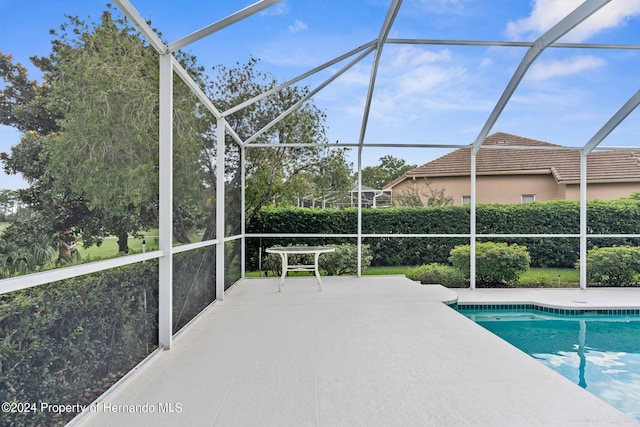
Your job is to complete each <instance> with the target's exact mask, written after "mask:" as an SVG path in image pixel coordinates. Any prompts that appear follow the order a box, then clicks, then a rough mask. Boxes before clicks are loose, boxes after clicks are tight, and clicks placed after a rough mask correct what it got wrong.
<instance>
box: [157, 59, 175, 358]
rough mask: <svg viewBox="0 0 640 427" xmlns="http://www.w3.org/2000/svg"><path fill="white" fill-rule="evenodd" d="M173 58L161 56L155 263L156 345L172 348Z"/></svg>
mask: <svg viewBox="0 0 640 427" xmlns="http://www.w3.org/2000/svg"><path fill="white" fill-rule="evenodd" d="M172 62H173V56H172V55H167V54H163V55H160V88H159V90H160V99H159V119H160V120H159V122H160V127H159V138H160V141H159V174H160V176H159V180H158V182H159V186H160V188H159V190H160V191H159V201H158V202H159V228H160V233H159V234H160V236H159V239H158V243H159V245H160V250H161V251H163V252H164V255H163V256H161V257H160V259H159V260H158V263H159V264H158V269H159V283H158V286H159V289H158V304H159V307H158V342H159V345H160V346H161V347H164V348H165V349H167V350H168V349H169V348H171V338H172V335H173V313H172V305H173V301H172V300H173V256H172V253H171V251H172V246H173V65H172Z"/></svg>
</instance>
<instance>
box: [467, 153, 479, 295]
mask: <svg viewBox="0 0 640 427" xmlns="http://www.w3.org/2000/svg"><path fill="white" fill-rule="evenodd" d="M476 175H477V174H476V153H475V152H474V151H473V150H471V177H470V178H471V182H470V184H471V211H470V217H469V234H470V235H471V236H470V238H469V249H470V250H469V286H470V287H471V289H475V288H476V178H477V177H476Z"/></svg>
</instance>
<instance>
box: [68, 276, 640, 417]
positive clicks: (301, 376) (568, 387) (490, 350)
mask: <svg viewBox="0 0 640 427" xmlns="http://www.w3.org/2000/svg"><path fill="white" fill-rule="evenodd" d="M323 288H324V290H323V291H322V292H318V288H317V286H315V284H314V281H313V279H311V278H295V279H287V282H286V285H285V287H284V288H283V292H282V293H278V282H277V279H249V280H244V281H242V282H240V283H239V284H237V285H235V286H234V287H233V288H232V289H231V290H230V291H229V292H228V294H227V296H226V298H225V300H224V301H222V302H219V303H216V304H215V305H214V306H213V307H212V308H211V309H210V310H208V311H207V312H206V313H205V314H204V315H203V316H201V317H200V318H199V319H198V320H197V321H196V322H194V323H193V324H192V325H190V326H189V328H188V330H186V331H185V332H184V333H182V334H181V335H180V336H178V337H177V338H176V339H175V341H174V344H173V347H172V349H171V350H169V351H163V352H161V353H159V354H158V355H157V356H155V357H153V358H152V359H151V360H150V361H148V362H147V363H145V364H144V366H143V367H141V368H140V369H139V370H138V371H137V372H136V373H135V374H134V375H132V376H131V378H130V379H129V380H127V381H126V382H125V383H124V384H123V385H121V386H120V387H118V388H117V389H116V390H114V391H112V392H111V393H109V394H108V395H107V396H106V397H104V398H102V399H100V400H99V401H98V402H97V404H96V406H95V407H94V408H95V409H96V410H97V412H96V413H93V414H90V415H88V416H86V417H84V418H83V419H81V420H77V422H78V423H79V424H80V425H81V426H216V427H218V426H219V427H234V426H238V427H247V426H261V427H268V426H274V427H276V426H277V427H282V426H296V427H300V426H318V427H320V426H322V427H324V426H327V427H337V426H349V427H353V426H367V427H371V426H385V427H389V426H402V427H411V426H429V427H432V426H436V427H438V426H483V427H484V426H491V427H497V426H505V427H507V426H508V427H514V426H532V427H533V426H535V427H539V426H637V425H639V424H638V423H636V422H635V421H634V420H633V419H631V418H629V417H627V416H626V415H624V414H622V413H621V412H619V411H618V410H616V409H614V408H613V407H611V406H609V405H608V404H606V403H605V402H603V401H601V400H600V399H598V398H596V397H595V396H593V395H591V394H590V393H588V392H587V391H585V390H583V389H581V388H580V387H579V386H577V385H575V384H573V383H572V382H570V381H569V380H567V379H565V378H564V377H562V376H561V375H559V374H557V373H555V372H553V371H552V370H550V369H548V368H546V367H544V366H543V365H542V364H541V363H539V362H537V361H535V360H534V359H532V358H530V357H529V356H527V355H526V354H524V353H522V352H521V351H519V350H517V349H516V348H514V347H512V346H511V345H509V344H507V343H506V342H504V341H502V340H501V339H499V338H498V337H496V336H494V335H493V334H491V333H489V332H488V331H486V330H485V329H483V328H482V327H480V326H478V325H476V324H475V323H473V322H472V321H471V320H469V319H467V318H465V317H464V316H462V315H460V314H459V313H457V312H455V311H454V310H452V309H450V308H449V307H447V306H446V305H445V304H443V303H442V301H451V300H455V299H456V298H457V295H456V294H455V293H454V292H453V291H451V290H448V289H445V288H442V287H440V286H421V285H418V284H416V283H414V282H411V281H409V280H407V279H405V278H404V277H388V276H387V277H365V278H345V277H338V278H333V277H326V278H324V279H323ZM478 294H479V293H476V294H474V295H478ZM571 298H573V296H572V297H571ZM144 405H147V406H146V408H147V410H146V411H145V410H144V408H145V406H144ZM114 409H116V410H118V412H116V411H115V410H114ZM170 409H171V410H172V411H171V410H170ZM151 410H153V412H150V411H151Z"/></svg>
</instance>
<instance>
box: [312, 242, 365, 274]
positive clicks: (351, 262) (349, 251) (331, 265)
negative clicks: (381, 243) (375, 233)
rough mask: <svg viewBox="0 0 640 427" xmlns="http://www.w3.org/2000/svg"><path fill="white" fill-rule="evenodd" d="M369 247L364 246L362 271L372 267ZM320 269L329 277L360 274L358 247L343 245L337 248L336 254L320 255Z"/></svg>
mask: <svg viewBox="0 0 640 427" xmlns="http://www.w3.org/2000/svg"><path fill="white" fill-rule="evenodd" d="M372 258H373V257H372V256H371V251H370V250H369V246H367V245H362V265H361V267H362V271H363V272H364V271H365V270H366V269H367V268H368V267H369V265H371V259H372ZM319 264H320V269H321V270H322V271H324V272H325V274H327V275H329V276H340V275H349V274H351V275H353V274H358V246H356V245H351V244H348V243H346V244H343V245H338V246H336V250H335V252H329V253H326V254H322V255H320V260H319Z"/></svg>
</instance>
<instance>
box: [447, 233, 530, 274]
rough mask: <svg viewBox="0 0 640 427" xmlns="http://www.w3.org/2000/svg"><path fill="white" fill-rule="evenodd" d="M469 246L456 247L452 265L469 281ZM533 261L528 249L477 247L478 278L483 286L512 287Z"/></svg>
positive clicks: (503, 245) (495, 245)
mask: <svg viewBox="0 0 640 427" xmlns="http://www.w3.org/2000/svg"><path fill="white" fill-rule="evenodd" d="M470 252H471V247H470V246H469V245H461V246H456V247H455V248H453V250H452V251H451V256H450V257H449V261H450V262H451V264H452V265H453V266H454V267H455V268H457V269H459V270H460V271H461V272H462V273H463V274H464V275H465V277H466V278H469V277H470V270H471V266H470ZM530 263H531V257H530V256H529V252H528V251H527V248H526V247H525V246H520V245H516V244H515V243H514V244H512V245H508V244H506V243H502V242H499V243H496V242H477V243H476V278H477V279H478V281H479V282H480V283H481V284H484V285H501V284H512V283H515V282H517V280H518V277H519V276H520V274H521V273H523V272H525V271H527V270H528V269H529V265H530Z"/></svg>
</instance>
